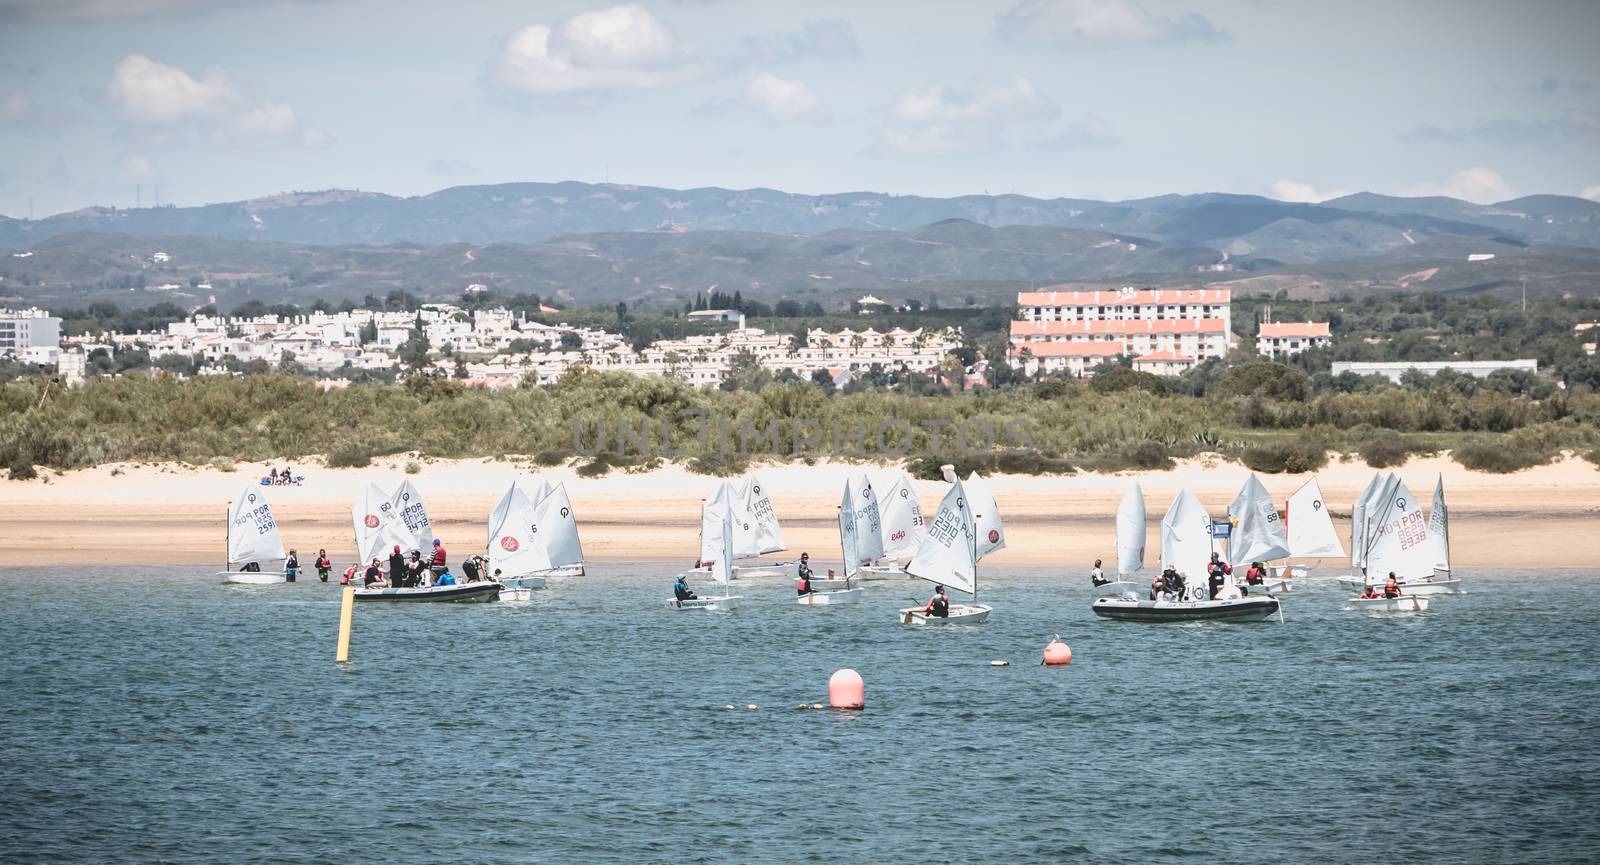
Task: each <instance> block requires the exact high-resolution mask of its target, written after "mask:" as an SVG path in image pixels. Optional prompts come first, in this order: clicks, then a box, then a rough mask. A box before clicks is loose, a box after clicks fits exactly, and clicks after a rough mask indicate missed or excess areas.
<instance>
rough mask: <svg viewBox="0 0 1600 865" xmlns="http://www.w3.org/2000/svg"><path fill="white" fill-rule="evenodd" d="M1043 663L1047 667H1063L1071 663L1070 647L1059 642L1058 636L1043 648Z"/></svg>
mask: <svg viewBox="0 0 1600 865" xmlns="http://www.w3.org/2000/svg"><path fill="white" fill-rule="evenodd" d="M1044 663H1045V666H1047V667H1065V666H1066V665H1068V664H1070V663H1072V647H1071V646H1068V645H1067V644H1066V643H1063V642H1061V636H1060V635H1059V634H1058V635H1056V636H1055V637H1053V638H1052V639H1051V640H1050V643H1049V645H1047V646H1045V647H1044Z"/></svg>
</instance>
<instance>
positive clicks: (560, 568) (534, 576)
mask: <svg viewBox="0 0 1600 865" xmlns="http://www.w3.org/2000/svg"><path fill="white" fill-rule="evenodd" d="M517 485H518V486H519V487H520V488H521V490H522V492H523V495H525V496H527V498H528V501H530V502H532V503H533V505H534V507H538V506H539V505H541V504H543V503H544V500H545V499H546V498H547V497H548V496H549V495H550V494H551V493H553V492H555V490H556V489H557V487H552V486H550V482H549V481H547V480H545V479H544V478H539V479H538V482H537V483H534V482H532V481H531V479H526V478H518V480H517ZM558 486H564V485H558ZM567 507H568V509H569V510H570V509H571V507H572V503H571V501H568V502H567ZM576 524H577V521H576V519H574V521H573V525H574V526H576ZM490 573H493V571H492V570H491V571H490ZM585 573H586V571H585V569H584V563H583V562H582V561H581V560H580V561H576V562H573V563H571V564H566V565H554V566H552V567H550V568H547V569H545V570H542V571H530V572H529V573H528V574H527V575H525V576H524V577H521V578H519V581H518V582H517V583H513V584H512V585H523V586H527V587H528V588H542V587H543V586H544V582H543V581H542V580H543V578H546V577H581V576H583V575H584V574H585Z"/></svg>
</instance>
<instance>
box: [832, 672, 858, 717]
mask: <svg viewBox="0 0 1600 865" xmlns="http://www.w3.org/2000/svg"><path fill="white" fill-rule="evenodd" d="M866 704H867V685H866V683H865V682H863V681H861V674H860V673H857V672H856V671H855V670H851V669H849V668H846V669H843V670H840V671H838V672H837V673H834V674H833V675H832V676H829V677H828V705H830V706H832V707H833V708H835V709H860V708H862V707H864V706H866Z"/></svg>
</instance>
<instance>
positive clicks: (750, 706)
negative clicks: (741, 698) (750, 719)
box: [745, 703, 761, 712]
mask: <svg viewBox="0 0 1600 865" xmlns="http://www.w3.org/2000/svg"><path fill="white" fill-rule="evenodd" d="M745 708H746V709H749V710H750V711H752V712H754V711H755V710H757V709H759V708H761V707H760V706H757V705H756V704H755V703H751V704H750V705H748V706H745Z"/></svg>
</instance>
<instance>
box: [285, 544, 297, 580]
mask: <svg viewBox="0 0 1600 865" xmlns="http://www.w3.org/2000/svg"><path fill="white" fill-rule="evenodd" d="M298 573H300V557H299V556H297V555H295V554H294V550H290V551H289V558H287V559H284V560H283V580H284V582H287V583H292V582H294V578H295V575H296V574H298Z"/></svg>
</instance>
